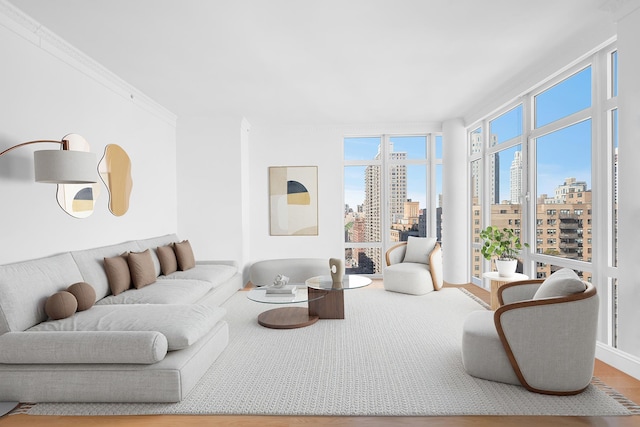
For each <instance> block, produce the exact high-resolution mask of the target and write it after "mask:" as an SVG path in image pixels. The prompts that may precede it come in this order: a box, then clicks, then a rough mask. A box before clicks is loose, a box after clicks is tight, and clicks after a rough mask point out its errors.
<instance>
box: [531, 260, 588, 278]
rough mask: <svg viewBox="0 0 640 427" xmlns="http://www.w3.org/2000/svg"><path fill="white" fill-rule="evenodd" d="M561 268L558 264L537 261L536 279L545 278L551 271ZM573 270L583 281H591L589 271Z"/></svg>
mask: <svg viewBox="0 0 640 427" xmlns="http://www.w3.org/2000/svg"><path fill="white" fill-rule="evenodd" d="M561 268H562V267H560V266H558V265H553V264H546V263H544V262H537V263H536V279H546V278H547V277H549V276H550V275H551V274H552V273H555V272H556V271H558V270H560V269H561ZM573 271H575V272H576V274H577V275H578V277H580V279H582V280H584V281H585V282H589V283H591V278H592V276H593V275H592V274H591V273H590V272H588V271H580V270H573Z"/></svg>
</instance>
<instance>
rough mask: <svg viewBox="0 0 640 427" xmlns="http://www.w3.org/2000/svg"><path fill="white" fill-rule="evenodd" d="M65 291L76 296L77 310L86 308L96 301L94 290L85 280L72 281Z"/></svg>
mask: <svg viewBox="0 0 640 427" xmlns="http://www.w3.org/2000/svg"><path fill="white" fill-rule="evenodd" d="M67 292H69V293H70V294H72V295H73V296H74V297H76V301H77V302H78V311H84V310H88V309H90V308H91V307H93V304H94V303H95V302H96V291H95V290H94V289H93V287H92V286H91V285H90V284H88V283H85V282H78V283H74V284H73V285H71V286H69V287H68V288H67Z"/></svg>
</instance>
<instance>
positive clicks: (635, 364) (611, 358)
mask: <svg viewBox="0 0 640 427" xmlns="http://www.w3.org/2000/svg"><path fill="white" fill-rule="evenodd" d="M596 357H597V358H598V359H600V360H601V361H603V362H604V363H606V364H607V365H611V366H613V367H614V368H616V369H618V370H620V371H622V372H624V373H625V374H627V375H631V376H632V377H634V378H635V379H637V380H640V359H639V358H637V357H635V356H632V355H631V354H628V353H625V352H624V351H620V350H618V349H616V348H613V347H609V346H608V345H605V344H602V343H600V342H599V343H597V344H596Z"/></svg>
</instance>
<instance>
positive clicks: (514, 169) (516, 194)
mask: <svg viewBox="0 0 640 427" xmlns="http://www.w3.org/2000/svg"><path fill="white" fill-rule="evenodd" d="M509 172H510V177H511V188H510V199H511V203H514V204H518V203H520V197H521V196H522V151H516V152H515V153H513V160H512V161H511V168H510V170H509Z"/></svg>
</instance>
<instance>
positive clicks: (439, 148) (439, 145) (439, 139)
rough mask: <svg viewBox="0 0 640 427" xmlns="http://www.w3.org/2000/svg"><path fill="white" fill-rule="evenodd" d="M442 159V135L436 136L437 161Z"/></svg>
mask: <svg viewBox="0 0 640 427" xmlns="http://www.w3.org/2000/svg"><path fill="white" fill-rule="evenodd" d="M441 158H442V135H436V159H441Z"/></svg>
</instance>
